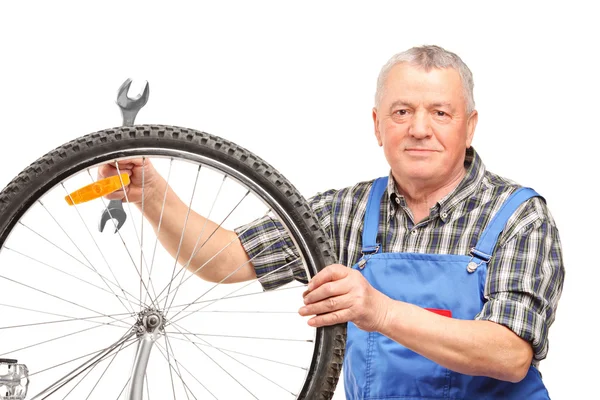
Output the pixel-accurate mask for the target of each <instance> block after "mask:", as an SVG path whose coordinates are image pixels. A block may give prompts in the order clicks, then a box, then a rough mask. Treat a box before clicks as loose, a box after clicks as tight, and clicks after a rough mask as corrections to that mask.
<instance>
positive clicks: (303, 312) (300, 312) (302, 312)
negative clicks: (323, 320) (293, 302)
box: [298, 307, 306, 315]
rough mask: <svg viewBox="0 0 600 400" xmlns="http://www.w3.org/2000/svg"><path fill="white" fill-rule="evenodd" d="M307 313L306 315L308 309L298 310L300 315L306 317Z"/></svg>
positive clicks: (301, 308)
mask: <svg viewBox="0 0 600 400" xmlns="http://www.w3.org/2000/svg"><path fill="white" fill-rule="evenodd" d="M305 313H306V307H300V309H299V310H298V314H300V315H304V314H305Z"/></svg>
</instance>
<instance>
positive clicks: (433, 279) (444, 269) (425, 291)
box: [344, 177, 549, 400]
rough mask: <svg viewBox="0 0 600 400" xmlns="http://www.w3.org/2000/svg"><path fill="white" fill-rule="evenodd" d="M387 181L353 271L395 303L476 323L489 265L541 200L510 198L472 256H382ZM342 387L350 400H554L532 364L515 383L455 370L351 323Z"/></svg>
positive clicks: (374, 202)
mask: <svg viewBox="0 0 600 400" xmlns="http://www.w3.org/2000/svg"><path fill="white" fill-rule="evenodd" d="M386 188H387V177H386V178H379V179H377V180H376V181H375V182H374V184H373V188H372V189H371V192H370V194H369V200H368V203H367V210H366V213H365V223H364V231H363V238H362V244H363V248H362V251H363V257H362V258H361V259H360V260H359V262H358V263H357V264H355V265H354V266H353V267H352V268H354V269H357V270H358V271H360V272H361V273H362V274H363V276H364V277H365V278H366V279H367V280H368V281H369V283H370V284H371V285H372V286H373V287H374V288H375V289H377V290H379V291H381V292H383V293H385V294H386V295H387V296H389V297H390V298H392V299H394V300H400V301H404V302H407V303H412V304H415V305H417V306H420V307H423V308H427V309H429V310H430V311H433V312H436V313H438V314H442V315H446V316H448V317H452V318H458V319H466V320H473V319H474V318H475V316H476V315H477V313H479V312H480V311H481V309H482V308H483V304H484V302H485V298H484V287H485V280H486V274H487V262H488V261H489V260H490V258H491V254H492V253H493V250H494V247H495V246H496V241H497V239H498V236H499V235H500V233H501V232H502V230H503V229H504V227H505V225H506V222H507V221H508V218H509V217H510V216H511V215H512V214H513V213H514V212H515V211H516V209H517V208H518V207H519V206H520V205H521V204H522V203H523V202H524V201H526V200H527V199H529V198H531V197H534V196H539V195H538V194H537V193H536V192H534V191H533V190H532V189H528V188H521V189H519V190H517V191H516V192H515V193H514V194H512V195H511V196H510V197H509V198H508V199H507V200H506V202H505V203H504V204H503V205H502V207H501V208H500V210H499V211H498V213H497V214H496V215H495V216H494V217H493V218H492V220H491V221H490V223H489V224H488V226H487V228H486V230H485V231H484V232H483V233H482V235H481V236H480V238H479V241H478V243H477V245H476V246H475V248H473V249H472V250H471V255H472V257H471V256H463V255H446V254H420V253H382V252H380V251H379V249H380V245H379V244H378V243H377V242H376V241H377V231H378V227H379V210H380V201H381V198H382V195H383V193H384V192H385V190H386ZM344 387H345V391H346V398H347V399H349V400H363V399H364V400H366V399H372V400H382V399H402V400H411V399H464V400H479V399H510V400H512V399H519V400H541V399H549V396H548V392H547V390H546V388H545V387H544V384H543V382H542V379H541V375H540V373H539V372H538V371H537V369H536V368H535V367H533V366H531V367H530V368H529V372H528V374H527V376H526V377H525V379H523V380H522V381H521V382H519V383H510V382H505V381H500V380H497V379H492V378H488V377H481V376H470V375H464V374H460V373H457V372H453V371H450V370H448V369H446V368H444V367H442V366H440V365H438V364H436V363H434V362H433V361H430V360H429V359H427V358H425V357H423V356H421V355H419V354H417V353H415V352H413V351H412V350H409V349H407V348H406V347H404V346H402V345H400V344H398V343H397V342H394V341H393V340H391V339H389V338H388V337H386V336H384V335H381V334H380V333H377V332H365V331H362V330H360V329H358V328H357V327H356V325H354V324H353V323H351V322H349V323H348V338H347V344H346V355H345V358H344Z"/></svg>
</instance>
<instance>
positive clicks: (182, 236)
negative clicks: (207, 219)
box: [163, 165, 201, 309]
mask: <svg viewBox="0 0 600 400" xmlns="http://www.w3.org/2000/svg"><path fill="white" fill-rule="evenodd" d="M200 168H201V165H198V171H197V172H196V180H195V181H194V188H193V189H192V195H191V196H190V203H189V205H188V209H187V213H186V214H185V221H184V222H183V229H182V230H181V236H179V246H178V247H177V254H176V256H175V263H174V264H173V273H172V274H171V280H170V281H169V287H168V289H167V296H166V297H165V305H164V307H163V308H165V309H166V308H167V302H168V300H169V293H170V291H171V284H172V283H173V281H174V280H175V270H176V269H177V261H179V254H180V252H181V245H182V244H183V238H184V237H185V230H186V228H187V223H188V219H189V217H190V212H191V211H192V202H193V201H194V195H195V194H196V186H197V185H198V176H200Z"/></svg>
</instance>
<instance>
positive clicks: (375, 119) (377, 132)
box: [373, 107, 383, 147]
mask: <svg viewBox="0 0 600 400" xmlns="http://www.w3.org/2000/svg"><path fill="white" fill-rule="evenodd" d="M373 126H374V128H375V137H376V138H377V143H378V144H379V147H381V146H383V142H382V141H381V132H379V118H377V108H375V107H373Z"/></svg>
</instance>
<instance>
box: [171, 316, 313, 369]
mask: <svg viewBox="0 0 600 400" xmlns="http://www.w3.org/2000/svg"><path fill="white" fill-rule="evenodd" d="M177 326H179V325H177ZM184 335H186V334H185V333H184ZM189 335H190V336H193V335H192V334H189ZM172 339H175V340H180V341H182V342H190V343H195V344H197V345H199V346H206V347H210V348H213V349H215V350H221V351H226V352H228V353H234V354H239V355H242V356H246V357H250V358H256V359H258V360H263V361H268V362H272V363H275V364H279V365H286V366H288V367H293V368H298V369H301V370H304V371H306V370H307V369H308V368H306V367H302V366H299V365H294V364H288V363H285V362H283V361H277V360H273V359H270V358H264V357H259V356H256V355H254V354H248V353H242V352H239V351H236V350H231V349H225V348H223V347H218V346H213V345H211V344H207V343H200V342H196V341H193V340H190V339H187V338H186V339H184V338H179V337H173V338H172ZM205 342H206V341H205Z"/></svg>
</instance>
